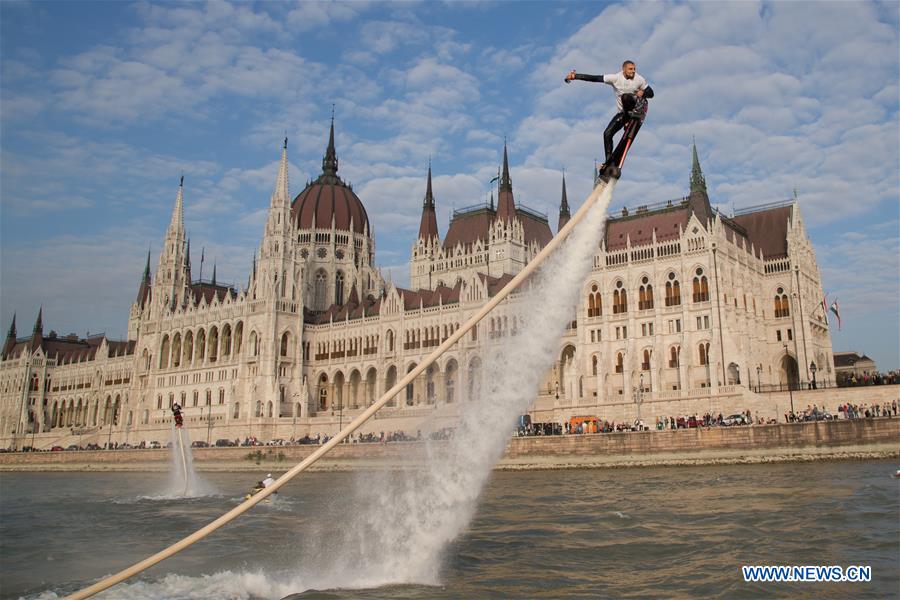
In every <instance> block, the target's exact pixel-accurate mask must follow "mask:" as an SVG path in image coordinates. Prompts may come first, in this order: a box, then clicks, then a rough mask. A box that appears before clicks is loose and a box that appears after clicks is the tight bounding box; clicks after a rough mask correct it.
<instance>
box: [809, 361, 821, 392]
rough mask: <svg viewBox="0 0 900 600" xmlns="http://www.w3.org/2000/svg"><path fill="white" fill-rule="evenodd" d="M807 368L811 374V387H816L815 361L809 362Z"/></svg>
mask: <svg viewBox="0 0 900 600" xmlns="http://www.w3.org/2000/svg"><path fill="white" fill-rule="evenodd" d="M809 370H810V372H811V373H812V376H813V380H812V389H816V371H818V370H819V369H818V368H817V367H816V363H815V362H811V363H809Z"/></svg>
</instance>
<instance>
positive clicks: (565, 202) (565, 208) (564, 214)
mask: <svg viewBox="0 0 900 600" xmlns="http://www.w3.org/2000/svg"><path fill="white" fill-rule="evenodd" d="M570 218H572V215H571V214H570V213H569V198H568V195H567V194H566V174H565V173H563V177H562V198H561V199H560V201H559V225H557V227H556V231H557V233H559V230H560V229H562V228H563V227H565V226H566V223H568V222H569V219H570Z"/></svg>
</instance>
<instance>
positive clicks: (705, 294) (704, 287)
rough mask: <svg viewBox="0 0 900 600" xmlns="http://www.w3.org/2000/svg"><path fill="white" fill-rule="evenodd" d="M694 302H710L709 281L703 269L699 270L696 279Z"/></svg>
mask: <svg viewBox="0 0 900 600" xmlns="http://www.w3.org/2000/svg"><path fill="white" fill-rule="evenodd" d="M694 302H709V281H707V279H706V275H704V274H703V269H702V268H698V269H697V271H696V276H695V277H694Z"/></svg>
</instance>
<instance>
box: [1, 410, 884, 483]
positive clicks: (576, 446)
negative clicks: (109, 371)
mask: <svg viewBox="0 0 900 600" xmlns="http://www.w3.org/2000/svg"><path fill="white" fill-rule="evenodd" d="M431 443H432V444H440V443H441V442H431ZM424 444H425V443H424V442H392V443H388V444H378V443H375V444H342V445H340V446H338V447H336V448H335V449H334V450H332V451H331V452H330V453H329V454H328V455H327V456H325V457H324V458H322V459H321V460H320V461H319V462H318V463H316V464H315V465H314V466H313V467H312V469H311V470H318V471H348V470H365V469H383V468H414V467H416V466H417V465H419V464H421V462H422V459H421V456H422V454H421V453H420V452H419V451H418V450H419V449H420V448H421V447H422V446H423V445H424ZM316 448H317V447H316V446H311V445H295V446H263V447H238V448H194V449H193V450H192V452H193V458H194V467H195V468H196V469H197V470H198V471H259V470H261V469H263V470H273V471H281V470H286V469H288V468H290V467H291V466H293V465H294V464H296V463H298V462H299V461H301V460H303V459H304V458H306V457H307V456H308V455H309V454H310V453H311V452H313V451H314V450H315V449H316ZM169 453H170V450H168V449H158V450H110V451H104V450H95V451H77V452H35V453H30V452H25V453H21V452H14V453H4V454H0V471H168V470H169V468H170V456H169ZM891 457H900V418H894V419H891V418H870V419H853V420H837V421H819V422H809V423H790V424H778V425H753V426H744V427H711V428H703V427H701V428H696V429H675V430H665V431H642V432H622V433H598V434H585V435H557V436H537V437H513V438H511V439H510V441H509V444H508V445H507V448H506V452H505V454H504V456H503V458H502V459H501V460H500V462H499V463H498V464H497V465H496V468H497V469H500V470H520V469H567V468H615V467H637V466H660V465H707V464H736V463H771V462H804V461H813V460H846V459H873V458H891Z"/></svg>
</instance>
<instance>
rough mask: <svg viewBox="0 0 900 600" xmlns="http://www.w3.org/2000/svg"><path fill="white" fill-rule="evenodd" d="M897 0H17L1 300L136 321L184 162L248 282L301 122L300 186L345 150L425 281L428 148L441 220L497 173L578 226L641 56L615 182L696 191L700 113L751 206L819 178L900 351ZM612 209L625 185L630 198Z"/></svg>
mask: <svg viewBox="0 0 900 600" xmlns="http://www.w3.org/2000/svg"><path fill="white" fill-rule="evenodd" d="M898 21H900V8H898V4H897V3H895V2H885V3H861V2H852V3H837V2H827V3H811V2H810V3H807V2H803V3H799V2H798V3H790V2H776V3H766V2H763V3H757V2H704V3H698V4H690V3H674V4H669V3H646V2H645V3H635V4H632V3H611V4H600V3H594V2H590V3H587V2H584V3H582V2H566V3H550V2H547V3H543V2H528V3H512V2H473V3H459V2H453V3H440V2H427V3H420V2H408V3H400V2H395V3H366V2H354V3H337V2H317V3H304V4H288V3H280V2H277V3H276V2H268V3H260V4H255V3H243V2H242V3H235V4H227V3H209V4H204V3H196V2H191V3H184V4H180V3H175V2H166V3H145V2H140V3H126V2H110V3H104V2H90V3H84V2H64V3H63V2H60V3H55V2H12V1H5V2H2V3H0V27H2V29H0V38H2V41H0V43H2V47H0V59H2V62H0V65H2V71H0V76H2V79H0V119H2V121H0V126H2V129H0V135H2V137H0V221H2V223H0V228H2V229H0V233H2V239H0V252H2V254H0V319H2V321H0V322H2V326H3V327H4V329H5V328H6V327H8V324H9V322H10V319H11V318H12V314H13V312H14V311H15V312H17V314H18V325H19V334H20V335H27V334H28V333H29V332H30V329H31V325H32V323H33V320H34V316H35V314H36V311H37V308H38V306H39V305H41V304H43V306H44V323H45V328H46V329H55V330H57V331H59V332H61V333H68V332H77V333H79V334H82V335H84V334H85V333H86V332H88V331H91V332H99V331H105V332H107V334H108V335H110V336H112V337H120V336H123V334H124V331H125V327H126V322H127V314H128V308H129V306H130V304H131V302H132V301H133V299H134V296H135V294H136V292H137V287H138V283H139V278H140V275H141V272H142V270H143V266H144V261H145V258H146V253H147V249H148V247H150V248H151V249H152V251H153V260H152V264H153V265H154V267H155V264H156V260H157V255H158V254H157V253H158V250H159V247H160V243H161V240H162V236H163V233H164V231H165V228H166V225H167V223H168V220H169V216H170V214H171V209H172V204H173V202H174V199H175V193H176V190H177V186H178V178H179V176H180V175H181V173H182V172H183V173H184V175H185V218H186V225H187V228H188V230H189V235H190V237H191V240H192V248H193V250H194V253H195V256H194V269H195V275H196V273H197V271H196V270H197V268H198V267H197V265H198V263H199V254H200V249H201V248H205V257H206V262H205V264H204V277H208V276H209V274H210V272H211V266H212V265H211V262H212V261H216V263H217V265H218V276H219V280H220V281H230V282H234V283H235V284H238V285H240V284H241V283H242V282H246V279H247V274H248V270H249V267H250V262H251V257H252V255H253V252H254V249H255V248H256V246H257V244H258V243H259V239H260V237H261V232H262V228H263V221H264V216H265V209H266V206H267V204H268V200H269V195H270V194H271V191H272V188H273V185H274V179H275V172H276V168H277V163H278V159H279V153H280V147H281V141H282V137H283V136H284V135H285V134H286V135H287V136H288V138H289V139H290V142H289V156H290V161H291V172H290V177H291V182H292V185H291V191H292V193H293V194H297V193H299V192H300V191H301V190H302V188H303V185H304V183H305V182H306V181H307V180H308V179H309V178H311V177H315V176H316V175H317V174H318V173H319V171H320V168H321V166H320V165H321V157H322V154H323V153H324V150H325V145H326V142H327V134H328V123H329V119H330V114H331V110H332V105H334V106H335V109H334V110H335V115H336V133H337V150H338V156H339V158H340V161H341V162H340V174H341V175H342V176H343V177H344V179H345V180H348V181H350V182H351V183H352V184H353V186H354V189H355V191H356V192H357V193H358V194H359V196H360V198H361V199H362V200H363V202H364V204H365V206H366V209H367V210H368V213H369V217H370V220H371V221H372V223H373V224H374V228H375V235H376V240H377V242H376V243H377V260H378V263H379V264H380V265H381V266H382V268H383V269H384V270H385V272H388V271H390V272H391V274H392V277H393V279H394V281H395V282H398V283H405V282H406V281H407V280H408V274H407V260H408V257H409V252H410V246H411V244H412V242H413V239H414V237H415V235H416V232H417V228H418V221H419V215H420V207H421V201H422V196H423V194H424V191H425V175H426V172H427V168H428V161H429V157H430V159H431V161H432V165H433V169H434V191H435V196H436V200H437V203H438V212H439V220H438V222H439V227H440V229H441V231H442V232H445V231H446V228H447V223H448V219H449V214H450V212H451V211H452V210H453V208H461V207H464V206H468V205H472V204H477V203H480V202H483V201H485V200H486V199H487V196H488V194H489V191H490V185H489V181H490V179H491V177H493V175H494V174H495V173H496V169H497V165H498V162H499V160H500V157H501V155H502V149H503V140H504V138H506V139H507V140H508V143H509V152H510V166H511V171H512V179H513V185H514V190H515V193H516V199H517V201H518V202H521V203H524V204H526V205H528V206H529V207H532V208H535V209H537V210H539V211H542V212H546V213H548V214H549V215H550V221H551V224H552V225H553V226H554V229H555V225H556V213H557V212H558V206H559V197H560V184H561V177H562V172H563V170H565V172H566V173H567V175H566V179H567V182H568V186H569V198H570V201H571V202H572V203H573V204H574V205H576V206H577V205H578V204H580V199H581V198H584V197H586V196H587V193H588V191H589V188H590V184H591V171H592V167H593V164H594V159H595V158H598V157H600V155H601V153H602V139H601V135H602V130H603V128H604V127H605V125H606V122H607V121H608V120H609V118H610V116H611V115H612V109H613V105H614V103H613V97H612V93H611V91H610V89H609V88H608V87H607V86H603V85H598V84H588V83H584V82H576V83H574V84H572V85H565V84H564V83H563V77H564V75H565V73H566V72H567V71H568V70H570V69H572V68H575V69H577V70H579V71H580V72H586V73H611V72H615V71H617V70H618V67H619V65H620V64H621V62H622V60H623V59H625V58H630V59H633V60H635V61H636V62H637V65H638V71H639V72H640V73H642V74H643V75H644V76H645V77H647V79H648V80H649V81H650V82H651V84H652V85H653V87H654V89H655V90H656V91H657V97H656V98H655V99H654V100H653V102H652V106H651V112H650V115H649V117H648V121H647V123H646V124H645V126H644V128H643V130H642V131H641V135H640V137H639V138H638V142H637V144H636V145H635V147H634V150H633V152H632V154H631V156H630V158H629V164H628V165H627V169H626V172H625V175H624V176H623V179H622V181H621V183H620V184H619V186H618V187H617V191H616V207H618V206H622V205H627V206H633V205H636V204H646V203H651V202H658V201H664V200H668V199H673V198H678V197H681V196H683V195H684V194H685V193H686V192H687V190H688V177H689V171H690V158H691V154H690V145H691V141H692V139H696V143H697V148H698V151H699V155H700V160H701V164H702V166H703V170H704V173H705V175H706V177H707V182H708V186H709V191H710V196H711V199H712V201H713V202H714V203H716V204H718V205H719V206H720V208H722V209H723V210H725V211H726V212H730V211H731V210H732V209H733V208H737V209H740V208H742V207H748V206H753V205H758V204H764V203H768V202H775V201H780V200H785V199H787V198H790V197H791V196H792V195H793V193H794V190H796V192H797V195H798V198H799V202H800V207H801V211H802V214H803V218H804V220H805V222H806V224H807V226H808V228H809V233H810V236H811V238H812V240H813V242H814V244H815V246H816V250H817V254H818V259H819V266H820V269H821V271H822V278H823V282H824V286H825V289H826V291H827V292H828V294H829V299H834V298H837V299H838V301H839V303H840V305H841V309H842V316H843V319H844V328H843V331H841V332H838V331H837V330H836V328H835V331H834V333H833V339H834V348H835V351H841V350H850V349H853V350H857V351H861V352H863V351H864V352H866V353H868V354H869V355H870V356H872V357H873V358H875V359H876V361H877V362H878V364H879V366H880V367H882V368H885V369H890V368H897V367H898V365H900V348H898V347H900V341H898V336H900V334H898V332H900V319H898V314H900V259H898V256H900V192H898V189H900V180H898V173H900V124H898V123H900V121H898V95H900V90H898V79H900V77H898V73H900V67H898V55H900V48H898ZM614 208H615V207H614Z"/></svg>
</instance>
